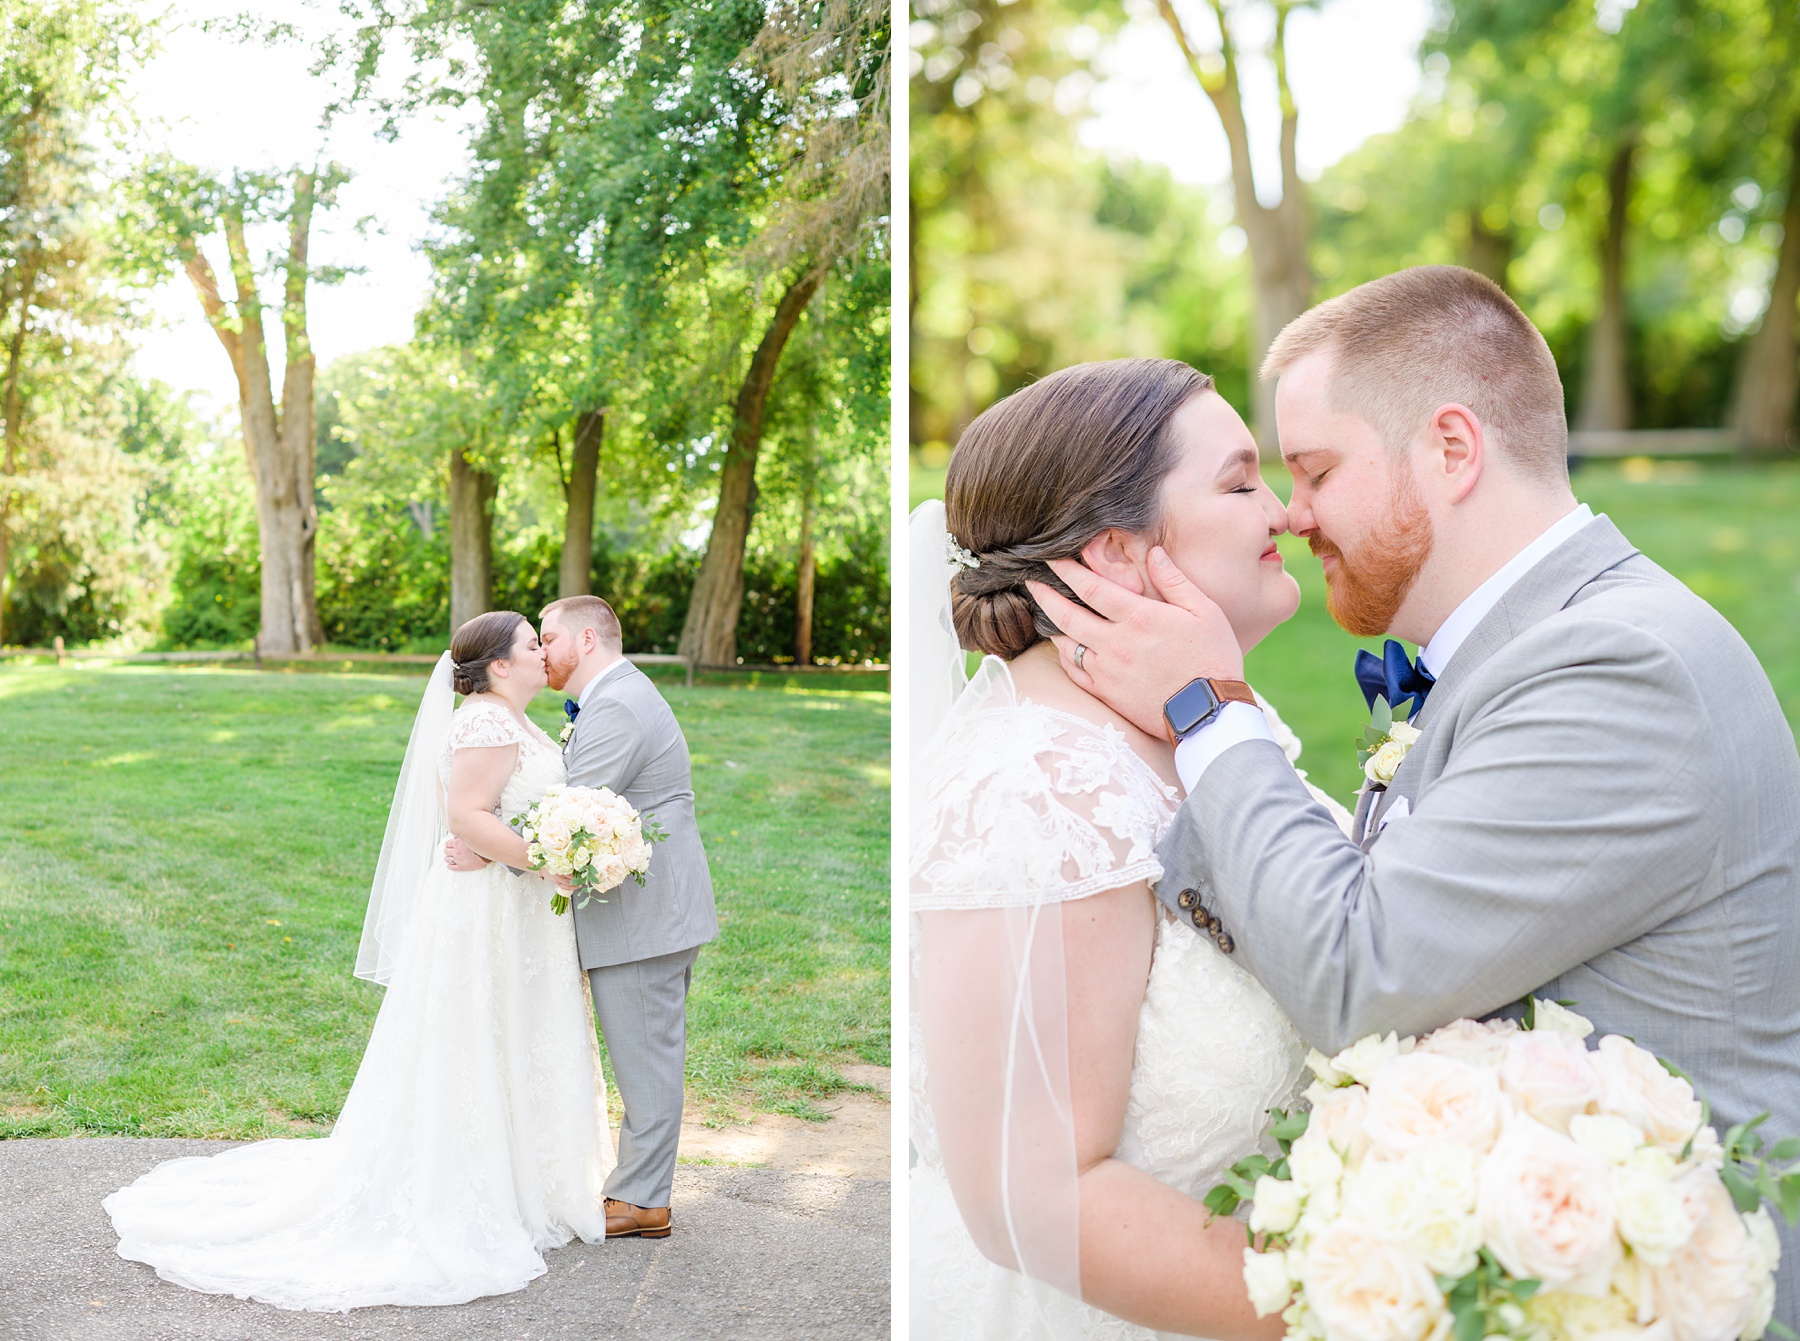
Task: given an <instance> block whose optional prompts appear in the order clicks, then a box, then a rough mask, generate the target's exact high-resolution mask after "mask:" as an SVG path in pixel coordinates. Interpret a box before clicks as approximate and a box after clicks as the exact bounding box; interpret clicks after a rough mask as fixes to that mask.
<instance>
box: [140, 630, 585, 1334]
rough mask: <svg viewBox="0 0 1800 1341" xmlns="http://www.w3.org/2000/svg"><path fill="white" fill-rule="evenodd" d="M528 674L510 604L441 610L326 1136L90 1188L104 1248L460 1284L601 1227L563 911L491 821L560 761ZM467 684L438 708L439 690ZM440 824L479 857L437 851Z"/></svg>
mask: <svg viewBox="0 0 1800 1341" xmlns="http://www.w3.org/2000/svg"><path fill="white" fill-rule="evenodd" d="M544 685H545V667H544V656H543V652H542V651H541V650H540V648H539V647H538V641H537V637H536V635H535V634H534V633H533V631H532V627H531V624H530V622H529V621H527V620H526V619H525V617H524V616H523V615H518V614H514V613H512V612H510V611H499V612H495V613H492V614H485V615H481V616H479V617H478V618H476V619H472V620H470V621H469V622H468V623H466V624H464V625H463V626H462V627H461V628H459V629H458V630H457V631H456V635H455V637H454V638H452V640H451V643H450V651H449V652H448V653H446V654H445V655H444V656H443V658H441V659H440V660H439V661H438V663H437V667H436V669H435V670H434V671H433V672H432V676H431V681H430V683H429V684H428V685H427V686H426V689H425V697H424V699H423V700H422V702H421V703H420V705H419V713H418V716H417V718H416V719H415V721H414V723H413V732H412V739H411V742H410V743H409V744H408V746H407V752H406V760H405V762H404V763H403V764H402V766H401V770H400V780H399V784H398V786H397V787H396V789H395V793H394V808H393V810H392V811H391V812H390V814H389V817H388V827H387V836H386V838H385V840H384V842H383V844H382V850H381V857H380V860H379V862H378V863H377V865H376V869H375V884H374V889H373V891H372V892H371V894H370V898H369V911H368V916H367V920H366V922H365V924H364V927H363V939H362V945H361V948H360V949H359V951H358V954H357V960H356V972H357V975H358V976H359V977H364V978H369V979H371V980H372V981H374V982H378V983H382V984H385V985H386V986H387V989H388V990H387V996H386V999H385V1000H384V1001H383V1002H382V1004H381V1010H380V1013H379V1014H378V1015H377V1016H376V1018H375V1028H374V1031H373V1033H372V1034H371V1035H370V1038H369V1046H368V1050H367V1051H366V1052H365V1053H364V1054H363V1059H362V1064H361V1066H360V1067H359V1068H358V1069H357V1073H356V1081H355V1083H354V1084H353V1085H352V1086H351V1087H350V1094H349V1097H348V1098H347V1099H346V1100H345V1101H344V1108H343V1113H342V1115H341V1116H340V1117H339V1118H338V1121H337V1125H336V1126H335V1127H334V1128H333V1130H332V1133H331V1135H330V1137H329V1138H327V1139H325V1140H277V1141H261V1142H258V1143H256V1144H254V1145H247V1146H240V1147H237V1148H236V1149H232V1150H228V1151H226V1152H225V1153H223V1154H220V1155H215V1156H213V1157H212V1158H210V1159H176V1160H170V1161H168V1162H167V1163H165V1164H161V1165H159V1166H158V1167H156V1168H155V1169H153V1170H151V1171H150V1172H149V1173H147V1174H145V1175H144V1176H143V1177H142V1178H140V1179H138V1180H137V1181H136V1182H135V1183H133V1184H132V1185H131V1186H130V1187H127V1188H125V1189H123V1190H122V1191H119V1192H115V1193H114V1194H113V1195H112V1196H110V1197H108V1198H107V1199H106V1201H105V1203H104V1205H105V1209H106V1211H107V1213H108V1214H109V1215H110V1216H111V1217H112V1222H113V1227H114V1229H115V1230H117V1232H118V1235H119V1255H120V1256H121V1257H124V1258H127V1259H130V1260H132V1261H137V1262H146V1263H148V1264H149V1265H151V1266H153V1267H155V1268H156V1273H157V1275H159V1276H161V1277H162V1278H163V1279H164V1280H169V1281H174V1282H175V1283H176V1284H178V1285H185V1286H187V1287H188V1288H189V1289H193V1290H203V1291H206V1292H208V1293H213V1294H234V1295H237V1296H238V1297H239V1298H253V1299H260V1300H263V1301H265V1302H267V1303H271V1304H275V1305H277V1306H279V1307H281V1308H292V1309H319V1310H345V1309H351V1308H363V1307H367V1306H369V1305H374V1304H460V1303H465V1302H467V1301H468V1300H471V1299H475V1298H478V1297H480V1296H482V1295H490V1294H503V1293H506V1292H508V1291H511V1290H518V1289H522V1288H523V1287H524V1286H525V1285H526V1283H527V1282H529V1281H531V1280H532V1279H534V1278H535V1277H537V1276H540V1275H542V1274H543V1273H544V1271H545V1269H546V1268H545V1265H544V1259H543V1256H542V1254H543V1252H544V1250H545V1249H547V1248H554V1247H558V1246H560V1245H562V1244H564V1243H567V1242H568V1241H569V1240H570V1238H572V1237H574V1236H576V1235H579V1236H580V1237H581V1238H583V1239H585V1240H587V1241H589V1242H599V1241H600V1240H602V1239H603V1238H604V1237H605V1235H606V1216H605V1211H604V1208H603V1204H602V1196H603V1192H602V1188H603V1186H604V1183H605V1180H606V1175H607V1173H608V1172H609V1171H610V1170H611V1169H612V1167H613V1164H614V1163H615V1158H614V1155H613V1148H612V1143H611V1138H610V1135H609V1132H608V1129H607V1123H606V1096H605V1091H604V1088H603V1083H604V1082H603V1081H602V1079H601V1072H600V1057H599V1049H598V1045H597V1043H596V1041H595V1034H594V1026H593V1021H592V1019H591V1017H590V1015H589V1009H588V1004H587V994H586V991H585V984H584V983H583V981H582V974H581V968H580V965H579V964H578V963H577V960H576V954H575V933H574V929H573V925H572V923H571V921H570V919H569V918H567V917H557V916H555V915H554V914H552V913H551V911H550V898H551V895H552V893H553V892H554V891H553V889H552V886H551V884H550V883H549V882H548V881H547V880H546V879H545V878H544V877H543V876H540V875H538V874H535V873H527V874H525V875H514V874H512V873H510V872H509V871H508V870H507V866H508V865H510V866H513V867H516V868H519V869H521V870H523V869H524V868H525V867H526V866H527V864H528V861H527V858H526V855H525V844H524V841H523V840H522V839H521V838H520V837H519V836H518V835H517V834H516V833H514V832H513V831H512V830H511V829H510V828H508V827H507V825H506V823H505V820H506V819H507V818H510V817H511V816H514V815H516V814H518V813H519V812H520V811H522V810H524V809H525V808H526V807H527V806H528V805H530V804H531V803H532V802H533V801H534V800H536V799H537V798H538V797H540V796H542V795H543V794H544V792H545V790H546V789H547V788H549V787H550V786H552V785H553V784H556V783H560V782H562V781H563V776H564V775H563V763H562V754H561V752H560V750H559V749H558V748H557V746H556V744H555V742H553V741H552V740H551V739H550V738H549V737H548V736H547V735H545V734H544V733H543V732H542V731H541V730H539V729H538V727H537V726H535V725H534V724H533V723H532V722H531V721H529V720H528V719H527V718H526V716H525V708H526V705H527V704H529V703H530V702H531V699H532V696H533V695H535V694H536V693H537V692H538V691H539V690H540V689H542V688H543V687H544ZM453 688H454V690H455V692H456V693H460V694H462V695H464V696H465V697H464V700H463V703H462V706H460V707H457V708H455V710H454V712H452V706H453V704H454V698H453V696H452V689H453ZM446 814H447V818H448V827H449V829H450V830H452V831H453V832H455V833H456V835H457V836H458V837H460V838H461V839H463V841H464V842H466V843H467V844H468V845H469V846H470V847H472V848H474V849H475V850H476V851H477V852H479V853H481V854H482V855H483V856H484V857H488V858H490V859H492V861H493V863H494V864H493V865H490V866H485V867H483V868H481V869H480V870H478V871H474V872H470V873H467V874H460V873H454V872H452V871H450V870H448V869H447V868H446V867H445V866H444V865H443V863H442V861H441V860H439V852H440V849H441V847H442V844H443V829H444V824H445V817H446Z"/></svg>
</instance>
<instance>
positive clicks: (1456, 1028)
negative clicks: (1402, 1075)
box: [1417, 1020, 1519, 1066]
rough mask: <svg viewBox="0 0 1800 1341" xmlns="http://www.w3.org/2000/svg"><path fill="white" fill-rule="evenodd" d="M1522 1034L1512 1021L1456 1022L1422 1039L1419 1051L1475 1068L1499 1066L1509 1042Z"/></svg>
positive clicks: (1504, 1057)
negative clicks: (1513, 1037) (1516, 1035)
mask: <svg viewBox="0 0 1800 1341" xmlns="http://www.w3.org/2000/svg"><path fill="white" fill-rule="evenodd" d="M1518 1032H1519V1026H1518V1025H1517V1024H1516V1023H1514V1022H1513V1021H1512V1020H1452V1021H1451V1022H1450V1023H1449V1024H1447V1025H1445V1026H1444V1027H1443V1028H1442V1029H1436V1030H1433V1031H1432V1032H1431V1033H1429V1034H1427V1035H1425V1037H1424V1038H1422V1039H1420V1040H1419V1046H1418V1048H1417V1051H1419V1052H1430V1053H1435V1054H1437V1055H1438V1056H1440V1057H1454V1058H1455V1059H1456V1060H1457V1061H1459V1062H1467V1063H1469V1065H1471V1066H1498V1065H1500V1063H1501V1062H1502V1061H1504V1060H1505V1059H1506V1043H1507V1040H1508V1039H1510V1038H1511V1037H1512V1036H1513V1035H1514V1034H1516V1033H1518Z"/></svg>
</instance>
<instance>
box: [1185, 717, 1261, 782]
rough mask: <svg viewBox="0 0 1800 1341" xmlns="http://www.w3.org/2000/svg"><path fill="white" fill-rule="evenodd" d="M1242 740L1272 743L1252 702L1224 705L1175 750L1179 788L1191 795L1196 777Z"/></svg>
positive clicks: (1198, 778) (1198, 779)
mask: <svg viewBox="0 0 1800 1341" xmlns="http://www.w3.org/2000/svg"><path fill="white" fill-rule="evenodd" d="M1246 740H1266V741H1269V742H1270V743H1271V744H1273V743H1274V740H1275V733H1274V732H1273V731H1271V730H1269V719H1268V718H1267V717H1264V716H1263V711H1262V709H1261V708H1259V707H1257V706H1256V705H1255V704H1253V703H1227V704H1226V705H1225V706H1224V707H1222V708H1220V709H1219V711H1218V715H1217V716H1215V717H1214V718H1213V719H1212V721H1210V722H1208V723H1207V724H1206V725H1205V726H1203V727H1201V728H1200V729H1199V730H1198V731H1196V732H1194V734H1193V735H1191V736H1189V737H1188V738H1187V739H1186V740H1184V741H1182V742H1181V744H1179V745H1177V746H1176V747H1175V771H1176V772H1177V773H1179V774H1181V785H1182V786H1183V787H1184V788H1186V789H1187V792H1188V795H1190V796H1192V795H1193V794H1194V791H1195V790H1196V789H1197V788H1198V787H1199V785H1200V775H1201V774H1202V773H1204V772H1206V768H1207V765H1208V764H1210V763H1212V761H1213V760H1214V759H1217V758H1218V757H1219V756H1220V755H1221V754H1223V753H1225V751H1226V750H1229V749H1230V748H1231V747H1232V746H1233V745H1241V744H1242V743H1243V742H1244V741H1246Z"/></svg>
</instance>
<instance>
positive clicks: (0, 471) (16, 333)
mask: <svg viewBox="0 0 1800 1341" xmlns="http://www.w3.org/2000/svg"><path fill="white" fill-rule="evenodd" d="M37 281H38V265H37V252H36V249H35V248H34V249H33V251H32V260H31V262H30V264H29V265H28V267H27V268H26V271H25V274H24V277H23V279H22V280H21V282H20V285H19V324H18V325H17V326H15V327H14V328H13V333H12V339H11V340H10V341H9V342H8V343H7V347H6V378H5V381H4V383H0V417H4V419H5V423H4V425H0V435H3V436H4V440H5V448H4V456H3V457H0V647H3V646H5V645H6V597H7V594H8V593H9V592H10V591H11V590H12V482H13V478H14V476H16V475H17V474H18V473H19V436H20V433H21V432H22V430H23V425H24V420H25V394H24V392H23V390H22V389H21V388H20V385H19V382H20V379H21V378H22V377H23V376H24V369H25V336H26V333H27V331H28V330H29V328H30V324H31V323H30V318H31V304H32V300H33V299H34V298H36V297H37Z"/></svg>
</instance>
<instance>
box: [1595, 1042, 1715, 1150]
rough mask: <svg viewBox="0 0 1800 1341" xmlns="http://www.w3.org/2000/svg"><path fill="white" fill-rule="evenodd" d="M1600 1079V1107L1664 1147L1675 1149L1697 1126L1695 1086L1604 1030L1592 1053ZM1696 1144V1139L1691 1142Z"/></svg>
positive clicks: (1699, 1114)
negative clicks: (1671, 1073)
mask: <svg viewBox="0 0 1800 1341" xmlns="http://www.w3.org/2000/svg"><path fill="white" fill-rule="evenodd" d="M1593 1065H1594V1070H1595V1073H1596V1075H1597V1076H1598V1077H1599V1080H1600V1107H1601V1109H1602V1111H1604V1112H1608V1113H1615V1114H1617V1115H1618V1116H1619V1117H1622V1118H1624V1119H1625V1120H1626V1121H1627V1122H1629V1123H1631V1124H1632V1125H1633V1126H1635V1127H1636V1128H1637V1129H1638V1130H1639V1131H1641V1132H1643V1133H1644V1136H1645V1137H1646V1139H1648V1140H1650V1141H1653V1142H1655V1143H1656V1144H1657V1145H1660V1146H1661V1147H1663V1149H1665V1150H1668V1151H1671V1152H1676V1153H1679V1152H1680V1150H1681V1149H1682V1148H1683V1147H1684V1146H1686V1145H1687V1143H1688V1141H1689V1140H1690V1139H1691V1138H1693V1137H1694V1134H1695V1133H1696V1132H1697V1131H1699V1129H1700V1122H1701V1119H1702V1117H1703V1116H1704V1115H1705V1114H1704V1110H1703V1109H1702V1108H1701V1106H1700V1101H1699V1100H1698V1099H1696V1098H1695V1097H1694V1087H1693V1086H1692V1085H1690V1084H1688V1083H1687V1081H1685V1080H1682V1079H1680V1078H1679V1077H1677V1076H1672V1075H1670V1074H1669V1073H1668V1072H1667V1071H1666V1070H1664V1069H1663V1065H1662V1063H1661V1062H1659V1061H1657V1060H1656V1058H1655V1057H1654V1056H1653V1055H1652V1054H1650V1053H1649V1052H1646V1051H1645V1050H1644V1049H1643V1048H1640V1047H1639V1046H1638V1045H1637V1044H1635V1043H1633V1042H1631V1041H1630V1040H1629V1039H1625V1038H1620V1037H1619V1036H1618V1035H1617V1034H1608V1035H1607V1036H1606V1037H1605V1038H1603V1039H1601V1040H1600V1046H1599V1050H1598V1051H1597V1052H1596V1053H1595V1054H1594V1056H1593ZM1695 1148H1696V1149H1698V1148H1699V1142H1698V1141H1696V1142H1695Z"/></svg>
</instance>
